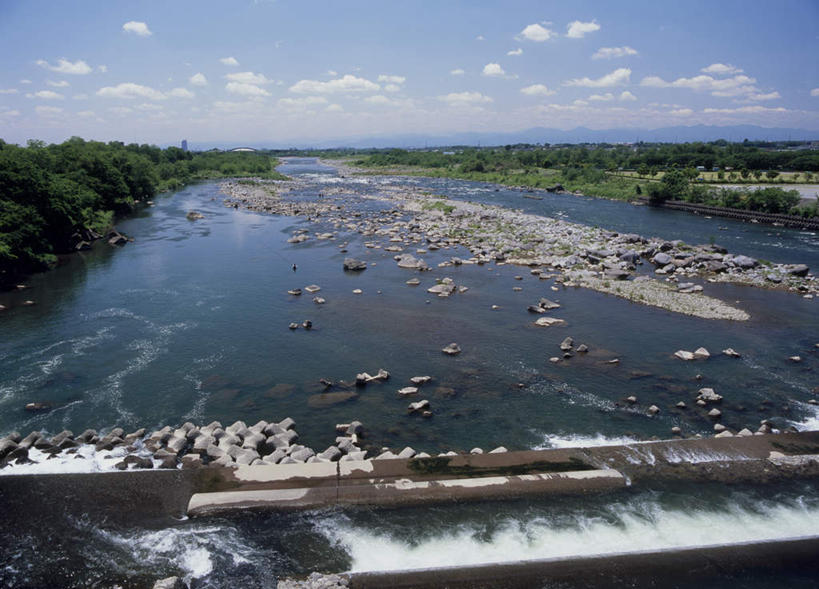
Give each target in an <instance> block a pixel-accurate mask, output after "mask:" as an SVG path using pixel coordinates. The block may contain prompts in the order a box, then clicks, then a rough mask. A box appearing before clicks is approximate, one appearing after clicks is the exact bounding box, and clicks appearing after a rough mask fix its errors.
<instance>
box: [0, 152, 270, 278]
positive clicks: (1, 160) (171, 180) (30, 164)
mask: <svg viewBox="0 0 819 589" xmlns="http://www.w3.org/2000/svg"><path fill="white" fill-rule="evenodd" d="M237 175H254V176H264V177H274V176H277V174H276V172H274V171H273V160H272V159H271V158H270V156H268V155H265V154H259V153H250V152H227V153H223V152H201V153H192V152H187V151H183V150H182V149H179V148H178V147H168V148H165V149H161V148H159V147H156V146H154V145H137V144H129V145H125V144H124V143H121V142H116V141H114V142H109V143H102V142H97V141H85V140H83V139H81V138H78V137H73V138H71V139H69V140H68V141H65V142H63V143H60V144H52V145H46V144H45V143H43V142H42V141H30V142H29V143H28V145H27V146H26V147H20V146H18V145H14V144H8V143H5V142H4V141H3V140H2V139H0V283H3V282H7V281H8V280H9V279H11V278H13V277H14V276H15V275H18V274H23V273H29V272H32V271H37V270H41V269H43V268H45V267H47V266H48V265H50V264H53V263H54V262H56V259H57V258H56V254H60V253H64V252H67V251H69V250H70V247H71V243H72V235H74V234H76V233H77V232H78V231H86V232H87V231H89V230H90V231H92V232H96V233H100V234H102V233H105V232H106V231H107V230H108V229H109V228H110V227H111V226H112V225H113V222H114V220H115V219H116V218H117V217H119V216H122V215H125V214H128V213H129V212H131V211H132V210H133V209H134V207H135V206H136V205H137V203H140V202H145V201H147V200H150V199H151V198H153V197H154V196H156V195H157V194H158V193H159V192H162V191H166V190H175V189H178V188H180V187H182V186H184V185H185V184H187V183H189V182H192V181H194V180H197V179H203V178H210V177H222V176H225V177H227V176H237Z"/></svg>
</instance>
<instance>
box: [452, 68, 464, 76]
mask: <svg viewBox="0 0 819 589" xmlns="http://www.w3.org/2000/svg"><path fill="white" fill-rule="evenodd" d="M449 73H450V74H451V75H453V76H463V75H464V74H465V73H466V72H465V71H463V70H462V69H461V68H456V69H454V70H450V72H449Z"/></svg>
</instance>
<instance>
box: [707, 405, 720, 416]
mask: <svg viewBox="0 0 819 589" xmlns="http://www.w3.org/2000/svg"><path fill="white" fill-rule="evenodd" d="M708 417H722V411H720V410H719V409H717V408H716V407H714V408H713V409H711V411H709V412H708Z"/></svg>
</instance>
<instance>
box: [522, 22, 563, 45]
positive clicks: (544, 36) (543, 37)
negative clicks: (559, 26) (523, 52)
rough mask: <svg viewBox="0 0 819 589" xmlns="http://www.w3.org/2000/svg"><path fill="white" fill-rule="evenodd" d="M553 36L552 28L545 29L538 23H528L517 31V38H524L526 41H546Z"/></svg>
mask: <svg viewBox="0 0 819 589" xmlns="http://www.w3.org/2000/svg"><path fill="white" fill-rule="evenodd" d="M554 36H555V32H554V31H553V30H551V29H547V28H546V27H544V26H542V25H540V24H538V23H534V24H531V25H528V26H526V27H525V28H524V29H523V30H522V31H521V32H520V33H518V38H519V39H526V40H527V41H535V42H538V43H541V42H543V41H548V40H549V39H551V38H552V37H554Z"/></svg>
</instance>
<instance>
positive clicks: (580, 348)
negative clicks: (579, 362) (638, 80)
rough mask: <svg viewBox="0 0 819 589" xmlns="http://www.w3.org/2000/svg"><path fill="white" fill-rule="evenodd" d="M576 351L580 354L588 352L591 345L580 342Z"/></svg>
mask: <svg viewBox="0 0 819 589" xmlns="http://www.w3.org/2000/svg"><path fill="white" fill-rule="evenodd" d="M575 351H576V352H577V353H578V354H585V353H586V352H588V351H589V346H587V345H586V344H580V345H579V346H577V349H576V350H575Z"/></svg>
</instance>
